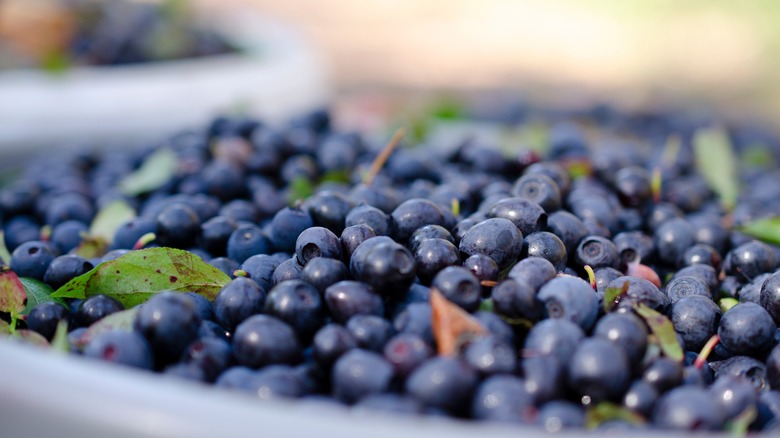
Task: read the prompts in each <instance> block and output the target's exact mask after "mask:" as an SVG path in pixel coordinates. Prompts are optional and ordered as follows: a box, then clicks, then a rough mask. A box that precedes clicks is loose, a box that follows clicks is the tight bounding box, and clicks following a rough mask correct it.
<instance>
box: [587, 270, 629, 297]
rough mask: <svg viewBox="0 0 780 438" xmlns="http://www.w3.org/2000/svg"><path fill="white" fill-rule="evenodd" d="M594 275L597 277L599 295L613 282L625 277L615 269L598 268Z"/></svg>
mask: <svg viewBox="0 0 780 438" xmlns="http://www.w3.org/2000/svg"><path fill="white" fill-rule="evenodd" d="M594 274H595V277H596V290H597V291H598V292H599V293H604V291H606V290H607V287H609V283H611V282H612V280H614V279H616V278H620V277H622V276H623V273H622V272H620V271H618V270H617V269H615V268H598V269H596V270H595V272H594Z"/></svg>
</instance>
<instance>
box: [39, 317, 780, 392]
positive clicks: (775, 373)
mask: <svg viewBox="0 0 780 438" xmlns="http://www.w3.org/2000/svg"><path fill="white" fill-rule="evenodd" d="M28 325H29V322H28ZM39 333H40V332H39ZM766 379H767V383H768V384H769V386H770V387H771V388H772V389H780V346H775V348H773V349H772V351H771V352H770V353H769V357H767V359H766Z"/></svg>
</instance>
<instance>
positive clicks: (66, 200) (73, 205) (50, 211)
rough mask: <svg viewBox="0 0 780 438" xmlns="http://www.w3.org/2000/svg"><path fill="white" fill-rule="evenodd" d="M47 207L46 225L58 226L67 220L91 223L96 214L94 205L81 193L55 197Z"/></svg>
mask: <svg viewBox="0 0 780 438" xmlns="http://www.w3.org/2000/svg"><path fill="white" fill-rule="evenodd" d="M49 201H50V202H49V203H48V204H47V205H46V207H45V213H44V215H45V218H46V223H47V224H49V225H52V226H54V225H57V224H60V223H62V222H65V221H67V220H77V221H81V222H84V223H89V222H90V221H91V220H92V216H94V214H95V209H94V208H93V206H92V203H91V202H90V201H89V199H87V197H86V196H84V195H81V194H79V193H64V194H62V195H59V196H53V197H52V198H51V199H49Z"/></svg>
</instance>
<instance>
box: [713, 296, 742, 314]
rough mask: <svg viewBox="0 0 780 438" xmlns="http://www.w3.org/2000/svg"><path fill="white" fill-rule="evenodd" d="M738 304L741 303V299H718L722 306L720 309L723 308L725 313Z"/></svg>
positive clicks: (719, 305)
mask: <svg viewBox="0 0 780 438" xmlns="http://www.w3.org/2000/svg"><path fill="white" fill-rule="evenodd" d="M737 304H739V300H738V299H736V298H731V297H727V298H721V299H720V300H718V307H720V310H722V311H723V313H726V311H727V310H729V309H731V308H732V307H734V306H736V305H737Z"/></svg>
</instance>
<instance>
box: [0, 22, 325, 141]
mask: <svg viewBox="0 0 780 438" xmlns="http://www.w3.org/2000/svg"><path fill="white" fill-rule="evenodd" d="M209 23H210V24H212V25H213V26H214V27H215V28H216V29H218V30H219V31H220V33H221V34H223V35H224V36H226V38H227V39H228V40H230V41H232V42H234V43H235V44H237V45H238V46H239V47H241V48H242V49H244V51H243V52H242V53H237V54H226V55H219V56H210V57H203V58H194V59H187V60H176V61H166V62H155V63H145V64H137V65H129V66H105V67H103V66H101V67H76V68H73V69H70V70H68V71H66V72H64V73H62V74H52V73H47V72H42V71H36V70H16V71H3V72H0V151H9V150H10V151H18V150H19V149H20V148H24V149H25V150H27V151H28V152H29V151H30V150H31V149H30V148H32V150H33V151H40V150H43V149H45V148H51V147H60V146H61V145H67V144H70V143H81V144H84V143H87V144H99V143H101V142H113V143H117V140H118V141H119V142H123V141H128V140H129V141H131V142H132V141H136V142H137V141H146V140H151V139H159V138H161V137H163V136H165V135H166V134H170V133H171V132H174V131H176V130H179V129H186V128H192V127H198V126H203V125H204V124H205V123H206V122H207V121H208V119H209V118H211V117H213V116H215V115H217V114H219V113H221V112H226V111H234V112H235V111H236V110H237V109H238V110H241V111H245V112H246V113H247V114H251V115H255V116H258V117H262V118H264V119H267V120H269V121H271V122H277V121H281V120H284V119H286V118H289V117H291V116H294V115H297V114H300V113H302V112H303V111H306V110H309V109H312V108H314V107H317V106H319V105H323V104H324V103H325V102H326V101H327V98H328V97H329V96H328V89H327V85H326V78H325V73H324V68H323V65H322V63H321V61H320V59H319V58H318V57H317V56H316V54H315V53H314V51H313V50H312V49H311V48H310V47H309V46H308V45H307V44H305V43H304V41H302V40H301V38H300V37H299V35H298V34H296V33H295V32H293V31H292V30H291V29H289V28H287V27H285V26H283V25H281V24H279V23H276V22H273V21H270V20H267V19H264V18H262V17H258V16H257V15H256V14H253V13H251V12H248V11H242V12H240V13H237V12H236V11H230V12H228V13H224V14H220V15H213V16H210V17H209Z"/></svg>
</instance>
